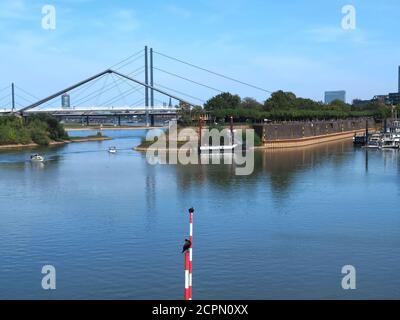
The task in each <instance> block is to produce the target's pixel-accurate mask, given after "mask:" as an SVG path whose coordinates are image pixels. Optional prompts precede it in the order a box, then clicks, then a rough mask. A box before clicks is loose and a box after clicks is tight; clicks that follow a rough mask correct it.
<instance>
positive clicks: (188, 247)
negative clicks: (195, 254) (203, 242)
mask: <svg viewBox="0 0 400 320" xmlns="http://www.w3.org/2000/svg"><path fill="white" fill-rule="evenodd" d="M191 245H192V242H191V241H190V240H188V239H185V244H184V245H183V249H182V253H184V252H186V251H188V250H189V249H190V246H191Z"/></svg>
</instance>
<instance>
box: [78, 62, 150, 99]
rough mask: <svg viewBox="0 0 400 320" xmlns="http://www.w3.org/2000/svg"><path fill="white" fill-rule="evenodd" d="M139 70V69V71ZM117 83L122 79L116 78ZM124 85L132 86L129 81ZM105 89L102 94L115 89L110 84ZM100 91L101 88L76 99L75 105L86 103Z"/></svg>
mask: <svg viewBox="0 0 400 320" xmlns="http://www.w3.org/2000/svg"><path fill="white" fill-rule="evenodd" d="M141 68H143V69H144V67H141ZM141 68H139V69H141ZM133 72H135V71H133ZM138 74H140V73H138ZM117 81H119V82H123V81H124V79H121V78H118V80H117ZM126 83H128V84H129V85H130V86H132V84H131V83H130V81H129V82H126ZM110 85H111V87H110ZM106 87H107V89H105V90H104V91H103V93H104V92H108V91H110V90H111V89H114V88H115V85H112V83H110V84H108V85H107V86H106ZM101 90H102V89H101V88H100V89H97V90H95V91H93V92H92V93H90V94H88V95H86V96H85V97H82V98H80V99H78V100H77V102H76V103H77V105H79V104H82V103H86V102H87V101H90V100H92V96H94V95H95V94H96V93H97V92H100V91H101Z"/></svg>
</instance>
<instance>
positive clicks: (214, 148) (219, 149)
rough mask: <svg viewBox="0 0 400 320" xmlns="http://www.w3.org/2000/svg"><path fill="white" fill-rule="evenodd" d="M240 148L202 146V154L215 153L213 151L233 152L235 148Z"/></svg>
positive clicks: (232, 146) (234, 146)
mask: <svg viewBox="0 0 400 320" xmlns="http://www.w3.org/2000/svg"><path fill="white" fill-rule="evenodd" d="M237 146H238V144H232V145H227V146H225V145H223V146H202V147H200V152H205V153H206V152H213V151H224V152H226V151H231V152H232V151H233V150H235V148H236V147H237Z"/></svg>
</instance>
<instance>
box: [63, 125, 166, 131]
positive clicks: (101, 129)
mask: <svg viewBox="0 0 400 320" xmlns="http://www.w3.org/2000/svg"><path fill="white" fill-rule="evenodd" d="M160 128H163V127H147V126H137V127H129V126H121V127H112V126H111V127H102V128H101V127H99V126H95V127H65V131H104V130H145V129H160Z"/></svg>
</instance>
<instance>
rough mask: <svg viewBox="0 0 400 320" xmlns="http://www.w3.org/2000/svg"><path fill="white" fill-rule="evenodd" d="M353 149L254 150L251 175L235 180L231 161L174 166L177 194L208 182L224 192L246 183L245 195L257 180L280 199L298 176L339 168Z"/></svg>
mask: <svg viewBox="0 0 400 320" xmlns="http://www.w3.org/2000/svg"><path fill="white" fill-rule="evenodd" d="M353 149H354V147H353V145H352V143H351V142H332V143H328V144H323V145H314V146H307V147H299V148H290V149H269V150H256V151H255V155H254V172H253V174H251V175H249V176H237V175H236V174H235V168H236V165H235V163H234V161H233V163H231V164H227V161H225V162H223V161H221V164H220V165H213V164H209V165H206V164H203V165H179V164H178V165H177V166H175V174H176V177H177V181H178V186H179V188H180V189H181V190H185V189H188V188H189V187H191V186H192V185H202V184H205V183H208V182H209V183H211V184H212V185H214V186H215V187H218V188H223V189H225V190H229V189H231V188H236V187H237V186H238V185H240V184H244V183H246V184H247V187H248V188H249V187H250V190H248V191H251V186H252V184H251V183H250V184H249V183H248V182H249V181H250V182H251V181H255V180H257V179H258V178H261V180H263V181H265V183H266V184H269V182H270V184H271V189H272V192H273V193H274V194H275V195H277V196H279V197H281V196H284V195H285V194H287V192H288V191H289V190H290V187H291V186H292V184H293V183H294V182H295V181H296V176H297V175H298V174H301V173H305V172H307V171H311V170H314V169H316V168H317V167H319V166H323V165H326V164H327V162H330V163H331V165H332V166H333V167H335V168H340V167H341V166H342V165H343V164H344V163H345V162H346V160H347V159H348V158H349V157H351V156H352V154H353V151H354V150H353ZM202 158H203V157H201V159H202ZM220 160H222V159H220ZM203 162H204V161H203ZM231 162H232V161H231ZM265 179H266V180H265Z"/></svg>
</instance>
